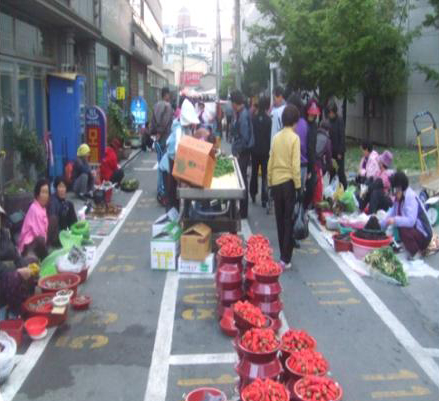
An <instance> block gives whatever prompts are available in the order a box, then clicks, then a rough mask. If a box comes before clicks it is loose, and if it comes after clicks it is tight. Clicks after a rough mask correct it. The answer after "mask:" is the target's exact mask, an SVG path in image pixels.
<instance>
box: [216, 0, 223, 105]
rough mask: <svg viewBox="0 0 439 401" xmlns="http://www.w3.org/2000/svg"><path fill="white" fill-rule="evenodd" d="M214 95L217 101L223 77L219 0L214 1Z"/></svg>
mask: <svg viewBox="0 0 439 401" xmlns="http://www.w3.org/2000/svg"><path fill="white" fill-rule="evenodd" d="M216 51H217V57H216V94H217V97H218V100H219V96H220V95H219V94H220V89H221V78H222V75H223V68H222V64H223V61H222V49H221V17H220V7H219V0H216Z"/></svg>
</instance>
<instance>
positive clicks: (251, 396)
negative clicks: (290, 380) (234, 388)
mask: <svg viewBox="0 0 439 401" xmlns="http://www.w3.org/2000/svg"><path fill="white" fill-rule="evenodd" d="M241 399H242V401H267V400H269V401H289V399H290V394H289V392H288V390H287V389H286V388H285V386H284V385H283V384H281V383H279V382H276V381H273V380H271V379H265V380H261V379H256V380H255V381H254V382H252V383H250V384H249V385H248V386H246V387H244V389H243V390H242V391H241Z"/></svg>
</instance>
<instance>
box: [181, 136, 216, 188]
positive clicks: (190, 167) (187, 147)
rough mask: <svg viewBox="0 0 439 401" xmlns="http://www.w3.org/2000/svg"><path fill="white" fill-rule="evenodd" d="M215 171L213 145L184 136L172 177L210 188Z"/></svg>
mask: <svg viewBox="0 0 439 401" xmlns="http://www.w3.org/2000/svg"><path fill="white" fill-rule="evenodd" d="M214 169H215V151H214V149H213V145H212V144H211V143H208V142H204V141H200V140H199V139H195V138H192V137H191V136H189V135H185V136H183V138H181V140H180V143H179V145H178V149H177V153H176V155H175V161H174V168H173V170H172V175H173V176H174V177H175V178H176V179H179V180H183V181H186V182H188V183H189V184H191V185H194V186H196V187H201V188H210V184H211V183H212V177H213V171H214Z"/></svg>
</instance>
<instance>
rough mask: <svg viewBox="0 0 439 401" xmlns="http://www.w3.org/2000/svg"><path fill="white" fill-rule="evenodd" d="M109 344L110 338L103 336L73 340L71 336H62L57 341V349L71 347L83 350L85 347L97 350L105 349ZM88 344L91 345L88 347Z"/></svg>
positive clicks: (82, 337)
mask: <svg viewBox="0 0 439 401" xmlns="http://www.w3.org/2000/svg"><path fill="white" fill-rule="evenodd" d="M108 342H109V340H108V337H107V336H102V335H88V336H79V337H73V338H72V337H69V336H61V337H59V338H58V340H56V342H55V347H58V348H66V347H69V348H71V349H83V348H84V347H85V348H87V349H96V348H102V347H105V346H106V345H107V344H108ZM86 343H89V344H88V347H86Z"/></svg>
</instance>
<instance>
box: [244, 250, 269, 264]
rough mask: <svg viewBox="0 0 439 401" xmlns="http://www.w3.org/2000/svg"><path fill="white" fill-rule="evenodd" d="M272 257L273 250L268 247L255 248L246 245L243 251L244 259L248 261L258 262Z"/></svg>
mask: <svg viewBox="0 0 439 401" xmlns="http://www.w3.org/2000/svg"><path fill="white" fill-rule="evenodd" d="M272 259H273V250H272V249H271V248H269V247H263V248H257V247H247V249H246V251H245V260H247V261H248V262H250V263H254V264H257V263H260V262H262V261H264V260H272Z"/></svg>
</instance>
